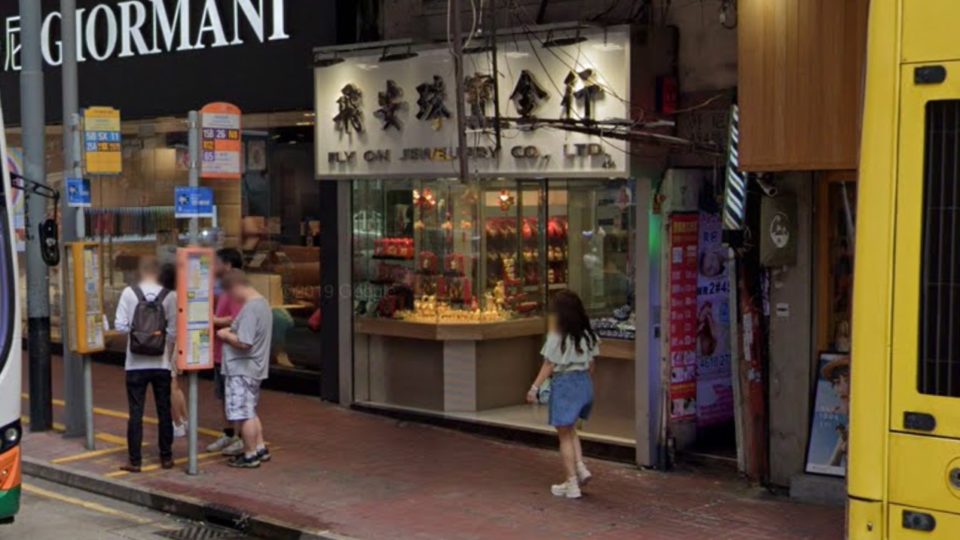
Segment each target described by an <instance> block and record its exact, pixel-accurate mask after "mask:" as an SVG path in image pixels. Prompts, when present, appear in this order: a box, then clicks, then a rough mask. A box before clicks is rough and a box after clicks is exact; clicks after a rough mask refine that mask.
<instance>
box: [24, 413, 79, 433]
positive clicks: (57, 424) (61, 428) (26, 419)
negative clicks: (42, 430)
mask: <svg viewBox="0 0 960 540" xmlns="http://www.w3.org/2000/svg"><path fill="white" fill-rule="evenodd" d="M20 423H21V424H23V425H25V426H29V425H30V417H29V416H21V417H20ZM53 430H54V431H59V432H60V433H63V432H64V431H66V430H67V426H65V425H63V424H61V423H60V422H54V423H53Z"/></svg>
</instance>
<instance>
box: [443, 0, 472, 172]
mask: <svg viewBox="0 0 960 540" xmlns="http://www.w3.org/2000/svg"><path fill="white" fill-rule="evenodd" d="M447 16H448V17H452V18H453V22H452V23H451V27H452V28H453V65H454V68H455V77H456V79H457V80H456V84H455V85H454V87H455V95H456V101H457V157H458V158H459V162H460V181H461V182H466V181H467V176H468V174H469V169H468V168H467V165H468V163H467V126H466V116H465V114H466V113H465V111H464V104H463V100H464V92H463V36H462V29H461V28H460V0H451V2H450V13H447Z"/></svg>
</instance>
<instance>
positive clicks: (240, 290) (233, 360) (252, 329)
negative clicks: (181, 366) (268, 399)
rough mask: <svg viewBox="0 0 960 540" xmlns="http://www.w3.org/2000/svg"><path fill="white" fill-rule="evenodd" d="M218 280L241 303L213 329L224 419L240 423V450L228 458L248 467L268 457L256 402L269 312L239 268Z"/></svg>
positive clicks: (266, 355) (269, 332)
mask: <svg viewBox="0 0 960 540" xmlns="http://www.w3.org/2000/svg"><path fill="white" fill-rule="evenodd" d="M222 284H223V292H224V294H229V295H230V296H232V297H233V299H234V300H235V301H237V302H238V303H242V304H243V309H241V310H240V313H239V314H237V316H236V318H234V320H233V323H232V324H231V325H230V326H229V327H228V328H221V329H220V330H219V331H218V332H217V336H218V337H219V338H220V339H221V340H222V341H223V345H224V346H223V364H222V366H221V369H222V370H223V376H224V394H225V396H224V407H225V409H226V413H227V420H229V421H231V422H237V423H239V424H240V437H241V438H242V439H243V454H241V455H238V456H236V457H235V458H234V459H233V460H232V461H230V466H232V467H240V468H250V469H252V468H257V467H259V466H260V464H261V463H263V462H265V461H270V457H271V456H270V451H269V450H267V447H266V445H265V444H264V442H263V425H262V424H261V423H260V417H259V416H258V415H257V404H258V403H259V401H260V383H261V382H262V381H263V380H264V379H266V378H267V375H268V373H269V370H270V343H271V340H272V338H273V312H272V310H271V309H270V304H269V303H268V302H267V300H266V299H265V298H264V297H263V296H261V295H260V293H258V292H257V290H256V289H254V288H253V287H251V286H250V281H249V280H248V279H247V276H246V274H244V273H243V271H241V270H231V271H229V272H227V274H226V275H224V277H223V281H222Z"/></svg>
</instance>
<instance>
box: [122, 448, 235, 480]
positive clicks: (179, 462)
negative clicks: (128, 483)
mask: <svg viewBox="0 0 960 540" xmlns="http://www.w3.org/2000/svg"><path fill="white" fill-rule="evenodd" d="M214 456H221V457H225V456H223V454H221V453H220V452H204V453H202V454H197V459H198V460H201V461H202V460H204V459H207V458H211V457H214ZM188 460H189V458H179V459H175V460H173V464H174V465H186V464H187V461H188ZM159 470H160V464H159V463H154V464H153V465H147V466H145V467H143V468H141V469H140V472H141V473H148V472H153V471H159ZM128 474H132V473H130V472H127V471H113V472H108V473H107V474H105V475H104V476H106V477H107V478H119V477H121V476H127V475H128Z"/></svg>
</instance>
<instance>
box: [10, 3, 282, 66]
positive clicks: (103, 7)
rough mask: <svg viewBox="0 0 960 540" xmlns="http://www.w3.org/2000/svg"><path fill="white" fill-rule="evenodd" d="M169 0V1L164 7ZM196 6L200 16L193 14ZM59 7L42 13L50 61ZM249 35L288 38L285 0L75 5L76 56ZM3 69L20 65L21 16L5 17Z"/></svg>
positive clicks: (57, 51)
mask: <svg viewBox="0 0 960 540" xmlns="http://www.w3.org/2000/svg"><path fill="white" fill-rule="evenodd" d="M168 4H170V5H169V7H168ZM195 6H199V9H200V16H199V17H196V16H194V7H195ZM61 23H62V15H61V14H60V12H58V11H53V12H50V13H48V14H46V15H45V16H44V18H43V26H42V30H41V45H42V48H43V58H44V60H46V62H47V64H49V65H51V66H59V65H60V64H61V63H62V61H63V56H62V53H63V42H62V40H61V39H59V38H58V37H56V35H57V34H59V31H58V28H57V26H58V25H60V24H61ZM244 31H247V33H248V35H249V37H250V38H252V41H255V42H257V43H264V42H265V41H278V40H285V39H290V34H288V33H287V27H286V0H268V1H267V2H266V3H265V2H264V0H193V1H191V0H176V1H175V2H173V3H172V4H171V3H170V2H167V1H165V0H127V1H123V2H116V3H100V4H96V5H95V6H93V7H92V8H90V9H89V10H88V9H84V8H78V9H77V60H78V61H79V62H86V61H87V60H95V61H100V62H102V61H104V60H108V59H110V58H114V57H117V58H129V57H132V56H146V55H151V54H161V53H170V52H183V51H192V50H197V49H205V48H208V47H209V48H217V47H231V46H234V47H235V46H238V45H243V44H244V43H245V42H247V39H246V36H244ZM3 42H4V48H3V49H4V62H3V69H4V71H10V70H19V69H20V49H21V46H20V16H19V15H14V16H10V17H7V18H6V20H5V21H4V40H3Z"/></svg>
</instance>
